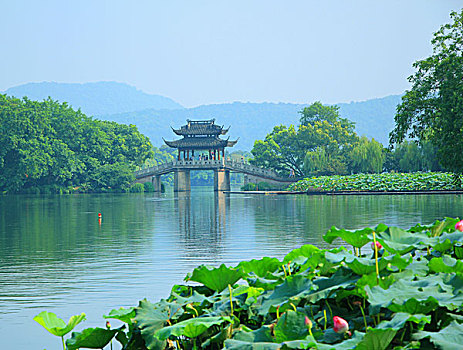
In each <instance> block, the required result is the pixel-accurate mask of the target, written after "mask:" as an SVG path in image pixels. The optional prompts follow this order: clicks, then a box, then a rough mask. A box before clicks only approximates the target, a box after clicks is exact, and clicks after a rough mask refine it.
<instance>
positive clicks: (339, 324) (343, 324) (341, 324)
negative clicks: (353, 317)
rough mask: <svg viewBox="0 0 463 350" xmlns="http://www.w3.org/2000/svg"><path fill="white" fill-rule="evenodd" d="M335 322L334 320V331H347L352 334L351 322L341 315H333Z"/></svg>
mask: <svg viewBox="0 0 463 350" xmlns="http://www.w3.org/2000/svg"><path fill="white" fill-rule="evenodd" d="M333 322H334V327H333V328H334V331H335V332H336V333H347V334H349V335H350V332H349V324H348V323H347V321H346V320H345V319H343V318H341V317H339V316H334V317H333Z"/></svg>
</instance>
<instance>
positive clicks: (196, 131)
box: [135, 119, 297, 192]
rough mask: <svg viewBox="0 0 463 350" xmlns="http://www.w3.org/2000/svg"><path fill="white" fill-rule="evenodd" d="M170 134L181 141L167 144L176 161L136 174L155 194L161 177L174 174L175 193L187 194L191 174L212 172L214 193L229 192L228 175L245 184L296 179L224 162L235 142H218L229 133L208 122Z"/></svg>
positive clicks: (241, 163) (195, 122)
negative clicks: (175, 151)
mask: <svg viewBox="0 0 463 350" xmlns="http://www.w3.org/2000/svg"><path fill="white" fill-rule="evenodd" d="M172 130H173V131H174V132H175V133H176V134H177V135H179V136H183V138H181V139H178V140H174V141H166V140H164V142H165V143H166V145H168V146H169V147H172V148H176V149H178V157H177V159H176V160H174V161H172V162H169V163H164V164H159V165H156V166H154V167H151V168H147V169H142V170H139V171H136V172H135V178H136V182H139V183H144V182H148V181H150V182H151V183H152V184H153V186H154V190H155V191H156V192H160V191H161V176H162V175H164V174H168V173H172V172H173V173H174V191H175V192H183V191H190V190H191V185H190V171H194V170H213V171H214V190H215V191H230V172H238V173H243V174H244V181H245V183H246V182H254V183H258V182H259V181H265V182H268V183H272V184H277V185H278V184H280V185H283V186H287V185H288V184H290V183H292V182H295V181H297V179H296V178H294V177H293V178H283V177H281V176H279V175H278V174H277V173H275V172H274V171H273V170H271V169H264V168H261V167H258V166H255V165H252V164H248V163H246V162H245V161H244V159H241V161H239V160H238V161H237V160H231V159H225V147H233V146H234V145H235V144H236V142H237V141H238V140H235V141H230V140H229V139H221V138H220V136H221V135H225V134H226V133H227V132H228V129H224V128H223V126H219V125H216V124H215V119H211V120H187V124H186V125H183V126H182V127H181V128H180V129H173V128H172Z"/></svg>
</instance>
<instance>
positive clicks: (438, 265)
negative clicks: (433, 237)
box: [428, 255, 463, 273]
mask: <svg viewBox="0 0 463 350" xmlns="http://www.w3.org/2000/svg"><path fill="white" fill-rule="evenodd" d="M428 266H429V270H431V271H433V272H436V273H437V272H446V273H452V272H460V273H461V272H463V261H461V260H457V259H454V258H452V257H450V256H448V255H444V256H443V257H441V258H432V259H431V260H430V261H429V263H428Z"/></svg>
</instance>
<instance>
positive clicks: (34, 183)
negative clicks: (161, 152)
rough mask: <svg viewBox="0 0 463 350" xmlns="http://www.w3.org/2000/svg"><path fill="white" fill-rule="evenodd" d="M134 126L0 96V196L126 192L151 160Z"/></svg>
mask: <svg viewBox="0 0 463 350" xmlns="http://www.w3.org/2000/svg"><path fill="white" fill-rule="evenodd" d="M152 155H153V150H152V145H151V143H150V141H149V139H148V138H147V137H145V136H144V135H142V134H141V133H140V132H138V130H137V128H136V127H135V126H134V125H122V124H117V123H115V122H107V121H100V120H96V119H93V118H90V117H87V116H86V115H84V114H83V113H81V112H80V110H78V111H75V110H73V109H72V108H70V107H69V106H68V105H67V104H66V103H58V102H56V101H53V100H51V99H48V100H45V101H43V102H37V101H31V100H29V99H27V98H24V99H17V98H13V97H8V96H6V95H0V192H3V193H15V192H26V193H56V192H58V193H61V192H72V191H82V192H101V191H126V190H128V188H129V187H130V185H131V183H132V181H133V179H134V178H133V170H134V169H135V167H136V165H141V164H143V163H144V161H145V160H146V159H147V158H150V157H152Z"/></svg>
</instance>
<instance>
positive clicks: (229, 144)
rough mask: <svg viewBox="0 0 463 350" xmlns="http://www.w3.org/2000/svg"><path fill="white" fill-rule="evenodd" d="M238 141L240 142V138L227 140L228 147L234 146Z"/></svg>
mask: <svg viewBox="0 0 463 350" xmlns="http://www.w3.org/2000/svg"><path fill="white" fill-rule="evenodd" d="M237 142H238V140H235V141H230V140H227V146H226V147H233V146H234V145H236V143H237Z"/></svg>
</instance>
